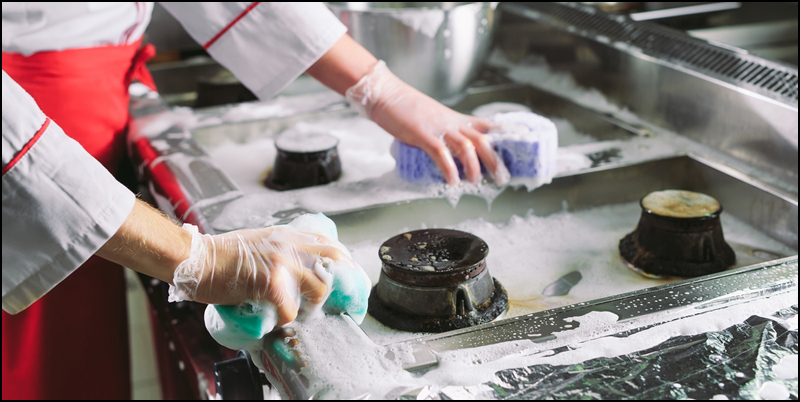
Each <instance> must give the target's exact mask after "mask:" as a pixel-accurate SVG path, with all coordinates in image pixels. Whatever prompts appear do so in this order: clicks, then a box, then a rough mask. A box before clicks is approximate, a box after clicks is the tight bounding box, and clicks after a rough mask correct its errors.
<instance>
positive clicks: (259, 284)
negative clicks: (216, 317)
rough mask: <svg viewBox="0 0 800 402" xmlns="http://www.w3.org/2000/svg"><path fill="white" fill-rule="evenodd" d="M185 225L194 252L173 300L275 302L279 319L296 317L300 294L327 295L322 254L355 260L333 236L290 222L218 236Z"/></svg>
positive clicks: (179, 274) (318, 298)
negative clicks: (335, 243)
mask: <svg viewBox="0 0 800 402" xmlns="http://www.w3.org/2000/svg"><path fill="white" fill-rule="evenodd" d="M326 219H327V218H326ZM184 229H186V230H188V231H190V232H191V233H192V247H191V254H190V257H189V258H188V259H187V260H186V261H184V262H182V263H181V264H180V265H179V266H178V268H177V269H176V270H175V275H174V280H173V282H174V286H170V291H169V301H181V300H193V301H197V302H201V303H209V304H218V305H229V306H233V305H240V304H241V303H243V302H254V303H253V304H263V303H265V302H266V303H268V304H271V305H273V306H275V308H276V311H277V325H283V324H285V323H288V322H290V321H292V320H294V318H295V317H296V316H297V311H298V307H299V303H300V301H301V299H300V296H305V298H306V300H307V301H308V302H310V303H311V304H319V303H321V302H323V301H324V300H325V297H326V296H327V294H328V287H327V286H326V284H325V283H324V282H323V281H322V280H321V279H320V278H319V276H318V275H317V274H316V273H315V272H314V269H315V265H319V261H320V260H321V259H328V260H329V261H346V262H349V261H351V260H350V258H349V257H348V256H347V255H345V254H344V253H343V252H342V251H341V250H339V249H338V248H336V247H333V246H331V245H330V243H331V240H330V239H329V238H328V237H326V236H324V235H320V234H316V233H307V232H301V231H298V230H295V229H292V228H290V227H287V226H273V227H269V228H266V229H244V230H237V231H234V232H230V233H225V234H222V235H216V236H211V235H202V234H200V233H198V231H197V228H196V227H195V226H193V225H188V224H186V225H184ZM356 266H357V264H356ZM273 325H274V324H273Z"/></svg>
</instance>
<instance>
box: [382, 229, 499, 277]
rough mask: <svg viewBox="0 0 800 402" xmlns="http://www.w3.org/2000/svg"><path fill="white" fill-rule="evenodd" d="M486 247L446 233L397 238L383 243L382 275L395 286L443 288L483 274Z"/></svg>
mask: <svg viewBox="0 0 800 402" xmlns="http://www.w3.org/2000/svg"><path fill="white" fill-rule="evenodd" d="M488 255H489V246H488V245H487V244H486V242H485V241H483V240H481V238H479V237H477V236H475V235H473V234H470V233H466V232H461V231H458V230H450V229H422V230H414V231H411V232H407V233H402V234H399V235H397V236H395V237H392V238H391V239H389V240H387V241H386V242H384V243H383V245H382V246H381V248H380V250H379V256H380V258H381V261H382V262H383V272H384V273H385V274H386V275H387V276H389V277H390V278H392V279H394V280H397V281H399V282H402V283H405V284H409V285H418V286H443V285H450V284H454V283H459V282H463V281H464V280H466V279H469V278H473V277H475V276H477V275H478V274H480V273H481V272H483V270H484V269H485V268H486V256H488Z"/></svg>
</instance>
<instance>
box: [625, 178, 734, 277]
mask: <svg viewBox="0 0 800 402" xmlns="http://www.w3.org/2000/svg"><path fill="white" fill-rule="evenodd" d="M640 205H641V208H642V215H641V217H640V218H639V224H638V226H637V227H636V230H634V231H633V232H632V233H630V234H628V235H627V236H625V237H624V238H623V239H622V240H620V243H619V251H620V255H621V256H622V257H623V259H624V260H625V262H626V263H627V264H628V265H629V266H630V267H631V268H634V270H636V271H637V272H639V273H642V274H644V275H646V276H648V277H653V276H655V277H659V276H682V277H694V276H700V275H706V274H710V273H714V272H720V271H724V270H725V269H727V268H729V267H730V266H731V265H733V264H734V263H735V262H736V255H735V254H734V252H733V249H731V247H730V246H729V245H728V244H727V243H725V238H724V236H723V234H722V225H721V223H720V219H719V216H720V214H721V213H722V206H721V205H720V203H719V202H718V201H717V200H716V199H714V198H713V197H710V196H708V195H705V194H701V193H695V192H691V191H682V190H665V191H656V192H652V193H650V194H647V195H646V196H644V197H643V198H642V200H641V202H640Z"/></svg>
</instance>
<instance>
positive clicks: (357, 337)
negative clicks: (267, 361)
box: [294, 292, 797, 399]
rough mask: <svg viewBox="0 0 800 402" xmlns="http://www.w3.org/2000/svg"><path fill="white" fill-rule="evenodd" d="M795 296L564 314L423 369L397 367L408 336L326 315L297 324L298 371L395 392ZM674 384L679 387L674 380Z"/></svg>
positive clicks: (709, 328) (685, 329)
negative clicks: (391, 339) (381, 334)
mask: <svg viewBox="0 0 800 402" xmlns="http://www.w3.org/2000/svg"><path fill="white" fill-rule="evenodd" d="M796 299H797V293H796V292H791V293H788V294H782V295H777V296H774V297H771V298H767V299H759V300H755V301H752V302H749V303H743V304H739V305H735V306H732V307H728V308H725V309H722V310H716V311H714V312H713V313H705V314H699V315H696V316H693V317H688V318H683V319H680V320H674V321H670V320H669V319H667V320H664V317H655V316H654V315H650V316H646V317H643V318H641V319H638V320H633V321H626V322H624V323H623V322H619V321H618V320H617V316H616V315H615V314H613V313H610V312H590V313H588V314H586V315H583V316H577V317H571V318H568V320H569V321H572V322H575V323H576V325H577V328H575V329H567V330H564V331H560V332H557V333H555V335H556V337H555V338H554V339H553V340H551V341H547V342H544V343H533V342H531V341H530V340H523V341H511V342H502V343H496V344H491V345H486V346H482V347H477V348H469V349H459V350H452V351H446V352H442V353H437V354H436V356H437V359H438V361H439V363H438V365H437V366H436V367H435V368H433V369H432V370H430V371H428V372H426V373H424V374H423V375H414V374H411V373H408V372H406V371H404V370H403V369H402V366H403V364H406V363H408V362H411V361H413V359H414V357H413V354H412V349H411V347H410V346H409V345H408V344H402V343H401V344H392V345H386V346H380V345H377V344H376V343H374V342H373V341H372V339H370V338H368V337H366V336H364V334H363V333H358V332H353V331H348V330H347V329H346V327H347V325H346V320H345V319H342V318H340V317H331V316H327V317H322V318H319V319H317V320H310V321H306V322H304V323H303V324H302V325H296V326H295V327H294V328H295V330H296V331H297V333H298V335H297V339H299V340H301V342H300V343H299V344H298V345H297V347H296V348H295V350H297V351H298V352H300V355H301V356H304V358H305V359H309V360H310V361H311V362H312V363H311V364H309V365H308V366H305V367H304V368H303V369H301V374H303V375H304V376H305V377H306V378H307V379H308V380H309V386H308V391H309V393H310V395H311V396H312V397H314V398H360V399H363V398H374V399H378V398H385V399H394V398H397V397H398V396H400V395H403V394H405V393H407V392H410V393H411V394H414V393H415V391H419V390H420V389H421V388H423V387H433V388H434V389H437V388H440V387H446V386H476V385H478V384H482V383H485V382H487V381H490V380H494V381H496V380H497V378H496V377H495V373H497V372H498V371H501V370H507V369H512V368H521V367H528V366H532V365H541V364H548V365H553V366H564V365H574V364H579V363H582V362H585V361H587V360H590V359H595V358H598V357H607V358H611V357H616V356H622V355H625V354H630V353H635V352H638V351H641V350H645V349H648V348H652V347H654V346H656V345H658V344H660V343H663V342H665V341H666V340H668V339H670V338H673V337H677V336H691V335H697V334H702V333H706V332H713V331H721V330H724V329H725V328H728V327H729V326H731V325H734V324H737V323H740V322H743V321H744V320H745V319H747V318H748V317H750V316H752V315H759V314H762V315H763V314H768V312H771V311H774V308H775V306H776V305H790V304H791V303H793V300H794V301H796ZM675 318H678V317H675ZM637 321H638V322H637ZM664 321H668V322H665V323H663V324H660V325H657V326H654V327H652V328H648V329H646V330H643V331H639V332H635V333H633V334H632V335H628V336H626V337H616V336H609V335H611V334H614V333H620V332H624V331H627V330H630V329H635V328H642V327H647V326H649V325H651V324H655V323H659V322H664ZM332 345H336V347H335V348H334V347H331V346H332ZM562 346H569V348H562ZM556 348H560V349H557V350H556ZM776 385H777V386H776ZM672 386H673V387H675V388H678V387H681V385H680V384H679V383H675V384H672ZM781 388H782V389H781ZM784 390H785V387H783V386H781V385H780V384H777V383H772V385H762V386H761V389H760V393H761V395H762V396H765V397H766V396H770V397H781V396H784V395H786V394H785V393H783V392H784ZM417 397H418V398H420V397H422V398H424V397H425V395H424V394H418V395H417Z"/></svg>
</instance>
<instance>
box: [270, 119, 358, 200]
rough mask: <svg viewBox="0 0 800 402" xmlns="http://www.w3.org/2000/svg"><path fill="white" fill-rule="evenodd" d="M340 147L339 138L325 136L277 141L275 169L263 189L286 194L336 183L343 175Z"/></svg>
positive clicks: (305, 135)
mask: <svg viewBox="0 0 800 402" xmlns="http://www.w3.org/2000/svg"><path fill="white" fill-rule="evenodd" d="M338 144H339V140H338V139H337V138H336V137H334V136H332V135H329V134H324V133H298V132H287V133H285V134H283V135H281V136H280V137H278V139H277V140H276V141H275V148H276V149H277V150H278V154H277V155H276V156H275V165H274V167H273V169H272V171H270V172H269V175H268V176H267V178H266V179H264V185H265V186H267V187H269V188H271V189H273V190H278V191H284V190H294V189H298V188H303V187H311V186H316V185H320V184H328V183H330V182H332V181H336V180H337V179H339V176H341V174H342V163H341V161H340V160H339V151H338V150H337V148H336V146H337V145H338Z"/></svg>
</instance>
